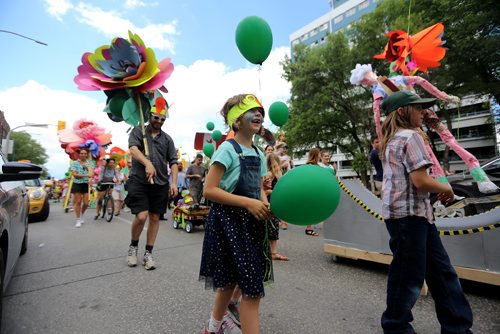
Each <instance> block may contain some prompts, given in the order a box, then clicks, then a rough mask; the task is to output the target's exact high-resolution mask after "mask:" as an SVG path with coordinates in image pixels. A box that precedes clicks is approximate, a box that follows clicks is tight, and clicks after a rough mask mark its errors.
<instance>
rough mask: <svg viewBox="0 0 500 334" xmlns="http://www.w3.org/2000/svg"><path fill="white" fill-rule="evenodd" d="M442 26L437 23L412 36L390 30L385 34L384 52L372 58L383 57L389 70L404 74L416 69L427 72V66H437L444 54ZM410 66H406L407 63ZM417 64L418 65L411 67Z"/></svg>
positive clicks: (439, 64)
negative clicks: (388, 64)
mask: <svg viewBox="0 0 500 334" xmlns="http://www.w3.org/2000/svg"><path fill="white" fill-rule="evenodd" d="M443 31H444V26H443V24H442V23H437V24H435V25H433V26H430V27H428V28H426V29H424V30H422V31H420V32H418V33H416V34H415V35H413V36H410V35H408V33H407V32H406V31H403V30H395V31H391V32H389V33H388V34H386V36H388V37H389V42H387V44H386V46H385V48H384V52H383V53H381V54H378V55H376V56H375V57H374V58H377V59H385V60H387V61H388V62H390V63H391V71H392V70H393V71H394V72H397V71H399V70H401V72H403V74H404V75H410V74H411V73H410V71H411V70H412V69H413V70H415V69H418V70H419V71H422V72H427V69H428V68H432V67H439V66H441V63H440V62H439V61H440V60H441V59H443V57H444V55H445V54H446V49H445V48H443V47H442V45H444V43H445V42H444V41H442V40H441V37H442V36H443ZM408 62H410V63H412V64H411V65H410V68H408V65H409V63H408ZM412 65H413V66H418V67H413V68H412Z"/></svg>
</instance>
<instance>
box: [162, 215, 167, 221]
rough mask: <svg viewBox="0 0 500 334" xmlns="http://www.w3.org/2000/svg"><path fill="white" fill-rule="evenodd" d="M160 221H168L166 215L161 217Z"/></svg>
mask: <svg viewBox="0 0 500 334" xmlns="http://www.w3.org/2000/svg"><path fill="white" fill-rule="evenodd" d="M160 220H168V218H167V217H165V215H161V216H160Z"/></svg>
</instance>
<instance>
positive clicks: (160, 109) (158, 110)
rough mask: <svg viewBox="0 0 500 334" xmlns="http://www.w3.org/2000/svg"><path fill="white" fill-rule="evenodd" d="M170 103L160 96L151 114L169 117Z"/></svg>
mask: <svg viewBox="0 0 500 334" xmlns="http://www.w3.org/2000/svg"><path fill="white" fill-rule="evenodd" d="M167 111H168V103H167V100H165V99H164V98H163V97H161V96H159V97H157V98H156V100H155V104H154V105H153V106H152V107H151V110H150V112H151V113H152V114H154V115H158V116H166V117H167V116H168V115H167Z"/></svg>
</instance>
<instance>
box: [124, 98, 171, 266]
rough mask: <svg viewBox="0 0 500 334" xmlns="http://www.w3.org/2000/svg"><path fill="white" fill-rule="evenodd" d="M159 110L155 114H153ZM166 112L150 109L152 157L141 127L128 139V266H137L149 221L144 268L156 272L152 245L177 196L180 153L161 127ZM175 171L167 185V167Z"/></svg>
mask: <svg viewBox="0 0 500 334" xmlns="http://www.w3.org/2000/svg"><path fill="white" fill-rule="evenodd" d="M153 110H154V111H156V112H153ZM165 119H166V109H163V110H160V111H157V109H156V108H152V109H151V113H150V114H149V124H148V126H147V127H146V130H145V131H146V140H147V143H148V144H147V145H148V148H149V156H148V157H146V156H145V155H144V138H143V134H142V131H141V127H140V126H136V127H135V128H134V129H133V130H132V132H131V133H130V136H129V142H128V143H129V148H130V154H131V155H132V157H133V159H132V170H131V171H130V177H129V179H128V181H127V191H128V194H127V197H126V198H125V203H126V204H127V206H128V207H129V208H130V210H131V212H132V214H134V215H135V218H134V221H133V223H132V229H131V236H132V238H131V242H130V246H129V250H128V256H127V264H128V266H129V267H135V266H136V265H137V252H138V249H139V248H138V247H139V246H138V245H139V237H140V236H141V233H142V230H143V229H144V225H145V223H146V220H147V219H148V218H149V225H148V230H147V238H146V250H145V252H144V257H143V265H144V268H145V269H146V270H153V269H155V268H156V264H155V262H154V260H153V255H152V253H153V246H154V243H155V241H156V236H157V234H158V229H159V228H160V215H161V214H163V213H164V212H165V211H166V208H167V203H168V197H169V195H170V196H173V197H175V196H176V195H177V151H176V149H175V145H174V141H173V140H172V138H171V137H170V136H169V135H168V134H167V133H166V132H164V131H162V130H161V127H162V126H163V124H164V123H165ZM169 166H170V168H171V170H172V183H171V184H169V182H168V167H169Z"/></svg>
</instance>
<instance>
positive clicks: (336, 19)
mask: <svg viewBox="0 0 500 334" xmlns="http://www.w3.org/2000/svg"><path fill="white" fill-rule="evenodd" d="M342 19H343V16H342V15H339V16H337V17H336V18H334V19H333V22H334V23H335V24H338V23H340V22H342Z"/></svg>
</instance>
